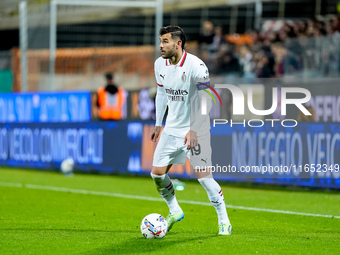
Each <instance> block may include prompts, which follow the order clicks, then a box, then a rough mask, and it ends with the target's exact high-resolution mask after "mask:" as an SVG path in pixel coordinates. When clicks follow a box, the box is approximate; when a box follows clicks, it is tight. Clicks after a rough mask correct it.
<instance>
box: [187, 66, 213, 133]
mask: <svg viewBox="0 0 340 255" xmlns="http://www.w3.org/2000/svg"><path fill="white" fill-rule="evenodd" d="M193 80H194V83H195V89H196V90H197V93H194V95H195V96H194V97H193V98H192V99H191V113H190V114H191V118H190V119H191V121H190V129H191V130H193V131H195V132H196V133H198V131H201V130H200V129H202V126H204V125H203V123H204V122H206V121H207V118H209V117H208V116H207V115H202V113H201V110H202V109H201V108H202V99H203V97H204V99H205V102H206V103H207V104H206V108H207V109H206V110H207V114H209V112H210V109H211V103H212V102H211V101H212V100H211V97H210V96H209V95H208V93H207V91H208V92H209V93H210V88H209V87H210V77H209V71H208V68H207V66H206V65H205V64H204V63H203V61H201V60H200V61H198V62H197V64H196V65H195V68H194V70H193Z"/></svg>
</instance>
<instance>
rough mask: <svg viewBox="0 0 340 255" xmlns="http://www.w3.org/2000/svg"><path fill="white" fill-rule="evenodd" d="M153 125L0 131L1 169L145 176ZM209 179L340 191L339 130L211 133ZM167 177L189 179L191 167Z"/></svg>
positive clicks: (308, 127) (31, 126) (224, 128)
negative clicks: (65, 168) (68, 167)
mask: <svg viewBox="0 0 340 255" xmlns="http://www.w3.org/2000/svg"><path fill="white" fill-rule="evenodd" d="M152 128H153V123H151V122H128V121H119V122H113V121H107V122H104V121H98V122H95V121H93V122H84V123H25V124H23V123H6V124H0V166H13V167H25V168H40V169H54V170H56V169H59V168H60V163H61V162H62V161H63V160H64V159H67V158H72V159H73V160H74V162H75V170H76V171H81V172H102V173H136V174H144V175H145V174H148V173H149V172H150V170H151V167H152V158H153V153H154V150H155V147H156V143H153V142H151V141H150V138H149V135H150V131H151V129H152ZM211 135H212V136H211V145H212V164H213V165H212V167H214V177H215V178H216V179H220V180H228V181H242V182H244V181H249V182H257V183H271V184H279V185H298V186H310V187H324V188H340V170H339V164H340V126H339V125H338V124H328V123H324V124H321V123H314V124H312V123H299V124H298V126H296V127H291V128H284V127H282V126H280V125H277V126H274V127H272V126H271V125H270V124H269V125H264V126H263V127H261V128H256V127H243V126H242V125H234V126H233V127H232V128H231V127H229V126H228V125H218V126H216V127H212V128H211ZM170 174H172V176H176V177H182V178H191V177H194V175H193V174H192V172H191V171H190V164H189V162H186V164H185V165H184V166H173V168H172V169H171V171H170Z"/></svg>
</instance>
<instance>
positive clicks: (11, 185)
mask: <svg viewBox="0 0 340 255" xmlns="http://www.w3.org/2000/svg"><path fill="white" fill-rule="evenodd" d="M0 186H2V187H13V188H22V187H23V185H22V183H16V182H0Z"/></svg>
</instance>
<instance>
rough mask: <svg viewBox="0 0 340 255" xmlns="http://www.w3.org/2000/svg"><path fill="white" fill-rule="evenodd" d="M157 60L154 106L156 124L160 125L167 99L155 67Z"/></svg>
mask: <svg viewBox="0 0 340 255" xmlns="http://www.w3.org/2000/svg"><path fill="white" fill-rule="evenodd" d="M157 67H158V66H157V61H156V62H155V77H156V82H157V94H156V100H155V107H156V126H162V121H163V118H164V113H165V110H166V107H167V104H168V99H167V97H166V93H165V90H164V87H163V84H162V83H161V82H162V80H161V79H160V78H161V77H160V75H159V72H158V68H157Z"/></svg>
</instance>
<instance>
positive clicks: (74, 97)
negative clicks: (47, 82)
mask: <svg viewBox="0 0 340 255" xmlns="http://www.w3.org/2000/svg"><path fill="white" fill-rule="evenodd" d="M90 119H91V101H90V93H89V92H86V91H85V92H84V91H68V92H54V93H50V92H46V93H45V92H39V93H35V92H30V93H0V122H2V123H6V122H11V123H18V122H26V123H27V122H82V121H89V120H90Z"/></svg>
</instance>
